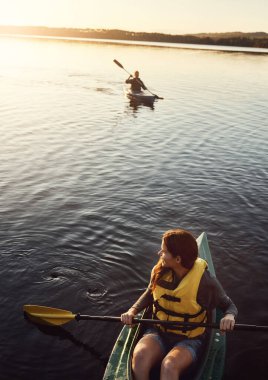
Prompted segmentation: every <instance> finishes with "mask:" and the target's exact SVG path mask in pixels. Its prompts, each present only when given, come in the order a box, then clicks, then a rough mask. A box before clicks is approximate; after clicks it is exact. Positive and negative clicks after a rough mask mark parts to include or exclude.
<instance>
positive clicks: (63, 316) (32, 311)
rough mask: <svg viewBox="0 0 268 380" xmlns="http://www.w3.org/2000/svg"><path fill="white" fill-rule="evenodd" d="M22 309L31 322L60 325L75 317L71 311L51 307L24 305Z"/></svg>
mask: <svg viewBox="0 0 268 380" xmlns="http://www.w3.org/2000/svg"><path fill="white" fill-rule="evenodd" d="M23 311H24V312H25V313H26V314H27V316H28V317H29V318H30V319H31V320H32V321H33V322H35V323H40V324H45V325H54V326H60V325H64V324H65V323H67V322H70V321H72V320H73V319H75V314H73V313H72V312H71V311H67V310H62V309H55V308H53V307H46V306H37V305H24V306H23Z"/></svg>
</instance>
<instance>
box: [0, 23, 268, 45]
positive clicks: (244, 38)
mask: <svg viewBox="0 0 268 380" xmlns="http://www.w3.org/2000/svg"><path fill="white" fill-rule="evenodd" d="M0 34H8V35H35V36H44V37H65V38H83V39H84V38H85V39H98V40H102V39H103V40H118V41H119V40H121V41H133V42H134V41H139V42H153V43H170V44H195V45H212V46H213V45H217V46H226V47H228V46H230V47H231V46H233V47H246V48H261V49H268V33H265V32H255V33H242V32H230V33H199V34H185V35H173V34H162V33H145V32H131V31H124V30H118V29H75V28H51V27H42V26H31V27H29V26H1V25H0Z"/></svg>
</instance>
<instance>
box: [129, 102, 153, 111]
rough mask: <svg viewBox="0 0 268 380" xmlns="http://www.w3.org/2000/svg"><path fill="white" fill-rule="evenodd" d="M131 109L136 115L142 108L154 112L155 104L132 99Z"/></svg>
mask: <svg viewBox="0 0 268 380" xmlns="http://www.w3.org/2000/svg"><path fill="white" fill-rule="evenodd" d="M129 107H130V108H132V110H133V112H134V113H135V112H138V110H139V109H140V108H142V107H147V108H150V109H151V110H154V103H148V102H142V101H138V100H134V99H131V100H130V101H129Z"/></svg>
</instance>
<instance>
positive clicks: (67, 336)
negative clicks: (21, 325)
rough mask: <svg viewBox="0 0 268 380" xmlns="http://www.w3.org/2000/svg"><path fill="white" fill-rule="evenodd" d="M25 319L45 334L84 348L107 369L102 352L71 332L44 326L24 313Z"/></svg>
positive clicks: (57, 327)
mask: <svg viewBox="0 0 268 380" xmlns="http://www.w3.org/2000/svg"><path fill="white" fill-rule="evenodd" d="M24 319H25V320H26V321H27V322H28V323H29V324H31V325H34V326H35V327H36V328H37V329H38V330H40V331H41V332H42V333H43V334H46V335H50V336H55V337H58V338H60V340H68V341H70V342H72V343H73V344H74V345H75V346H76V347H79V348H82V349H83V350H85V351H87V352H89V353H90V354H91V355H92V356H93V357H94V358H95V359H97V360H98V361H100V362H101V363H102V365H103V366H104V367H105V366H106V364H107V358H104V357H103V353H102V352H98V351H97V350H95V348H93V347H91V346H89V345H88V344H86V343H83V342H81V341H80V340H78V339H77V338H76V337H75V336H74V335H73V334H71V333H70V331H67V330H66V329H64V328H63V327H62V326H49V325H44V324H43V325H42V324H39V323H35V322H33V321H32V320H31V319H30V318H29V317H28V315H27V314H26V313H24Z"/></svg>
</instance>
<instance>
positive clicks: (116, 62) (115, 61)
mask: <svg viewBox="0 0 268 380" xmlns="http://www.w3.org/2000/svg"><path fill="white" fill-rule="evenodd" d="M114 63H115V64H116V65H117V66H119V67H120V68H121V69H123V70H125V72H126V73H127V74H128V75H129V76H131V77H132V76H133V75H132V74H130V73H129V72H128V71H127V70H126V69H125V68H124V66H123V65H122V64H121V63H120V62H118V61H117V60H116V59H114ZM136 79H137V80H138V81H139V82H140V83H141V81H140V79H139V78H136ZM146 89H147V91H148V92H150V94H152V95H153V96H155V97H156V98H157V99H164V98H160V97H159V96H158V95H155V94H153V93H152V92H151V91H150V90H148V88H147V87H146Z"/></svg>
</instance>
